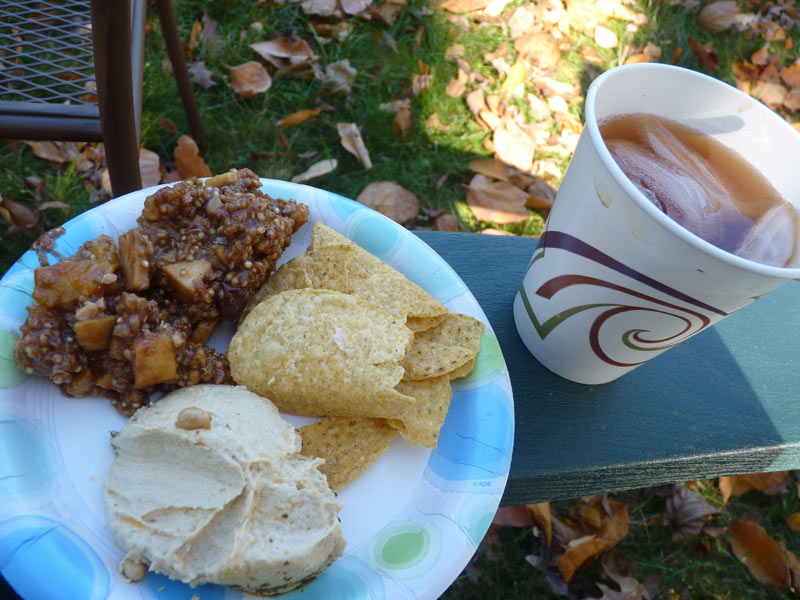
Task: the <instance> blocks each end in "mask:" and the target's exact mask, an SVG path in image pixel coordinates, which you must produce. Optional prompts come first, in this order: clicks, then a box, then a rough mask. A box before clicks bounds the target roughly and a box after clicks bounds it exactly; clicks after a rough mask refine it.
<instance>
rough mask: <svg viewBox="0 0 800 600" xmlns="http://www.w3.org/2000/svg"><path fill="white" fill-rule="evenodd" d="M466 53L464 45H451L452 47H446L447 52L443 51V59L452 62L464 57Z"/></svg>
mask: <svg viewBox="0 0 800 600" xmlns="http://www.w3.org/2000/svg"><path fill="white" fill-rule="evenodd" d="M466 51H467V50H466V48H465V47H464V44H453V45H452V46H448V47H447V50H445V51H444V57H445V58H448V59H451V60H452V59H454V58H459V57H462V56H464V53H465V52H466Z"/></svg>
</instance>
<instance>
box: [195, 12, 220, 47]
mask: <svg viewBox="0 0 800 600" xmlns="http://www.w3.org/2000/svg"><path fill="white" fill-rule="evenodd" d="M202 21H203V30H202V31H201V32H200V41H201V42H202V43H203V45H204V46H205V47H206V48H209V49H211V50H216V49H218V48H219V47H220V46H222V43H223V40H222V36H221V35H220V34H219V31H218V30H217V23H216V21H214V20H213V19H212V18H211V17H209V16H208V13H203V18H202Z"/></svg>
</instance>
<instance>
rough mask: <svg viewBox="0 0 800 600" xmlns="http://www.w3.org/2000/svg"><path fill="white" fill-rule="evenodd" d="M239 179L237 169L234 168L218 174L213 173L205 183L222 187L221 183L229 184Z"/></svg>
mask: <svg viewBox="0 0 800 600" xmlns="http://www.w3.org/2000/svg"><path fill="white" fill-rule="evenodd" d="M238 179H239V171H237V170H236V169H231V170H230V171H228V172H227V173H220V174H219V175H214V177H211V178H209V179H206V183H205V184H206V185H208V186H214V187H222V186H223V185H230V184H231V183H234V182H235V181H237V180H238Z"/></svg>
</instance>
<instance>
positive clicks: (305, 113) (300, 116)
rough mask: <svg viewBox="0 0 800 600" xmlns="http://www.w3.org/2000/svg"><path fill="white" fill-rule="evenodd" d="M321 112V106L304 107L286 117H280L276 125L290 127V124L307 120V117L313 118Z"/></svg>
mask: <svg viewBox="0 0 800 600" xmlns="http://www.w3.org/2000/svg"><path fill="white" fill-rule="evenodd" d="M321 112H322V109H321V108H304V109H303V110H298V111H297V112H293V113H292V114H290V115H289V116H288V117H284V118H282V119H281V120H280V121H278V122H277V123H276V125H277V126H278V127H291V126H292V125H299V124H300V123H303V122H305V121H308V120H309V119H313V118H314V117H316V116H317V115H318V114H319V113H321Z"/></svg>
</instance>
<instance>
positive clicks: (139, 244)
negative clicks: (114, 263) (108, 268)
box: [119, 227, 153, 292]
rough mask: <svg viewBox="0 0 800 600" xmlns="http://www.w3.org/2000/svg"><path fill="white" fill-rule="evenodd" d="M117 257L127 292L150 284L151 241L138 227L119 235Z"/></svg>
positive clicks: (144, 288)
mask: <svg viewBox="0 0 800 600" xmlns="http://www.w3.org/2000/svg"><path fill="white" fill-rule="evenodd" d="M119 258H120V267H121V268H122V273H123V274H124V275H125V289H126V290H127V291H129V292H136V291H140V290H146V289H147V288H148V287H149V286H150V265H151V264H152V262H153V243H152V242H151V241H150V238H149V237H147V235H145V234H144V233H143V232H142V230H141V229H139V228H138V227H136V228H134V229H131V230H130V231H127V232H125V233H123V234H122V235H121V236H119Z"/></svg>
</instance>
